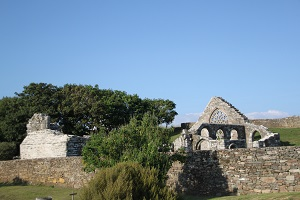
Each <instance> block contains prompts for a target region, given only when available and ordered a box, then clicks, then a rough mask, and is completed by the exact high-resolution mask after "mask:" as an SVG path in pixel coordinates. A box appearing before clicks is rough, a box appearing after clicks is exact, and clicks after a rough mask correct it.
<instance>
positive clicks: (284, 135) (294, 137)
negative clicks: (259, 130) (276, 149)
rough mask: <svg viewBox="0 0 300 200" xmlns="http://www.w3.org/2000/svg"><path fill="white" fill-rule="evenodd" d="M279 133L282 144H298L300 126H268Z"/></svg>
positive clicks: (299, 144)
mask: <svg viewBox="0 0 300 200" xmlns="http://www.w3.org/2000/svg"><path fill="white" fill-rule="evenodd" d="M269 130H270V131H272V132H275V133H279V134H280V141H281V145H282V146H300V128H269Z"/></svg>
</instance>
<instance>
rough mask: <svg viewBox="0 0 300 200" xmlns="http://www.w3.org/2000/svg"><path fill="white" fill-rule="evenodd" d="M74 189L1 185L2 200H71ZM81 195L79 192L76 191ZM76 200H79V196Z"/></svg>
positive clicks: (76, 191)
mask: <svg viewBox="0 0 300 200" xmlns="http://www.w3.org/2000/svg"><path fill="white" fill-rule="evenodd" d="M72 192H73V189H72V188H61V187H51V186H29V185H25V186H9V185H0V199H1V200H35V199H36V198H37V197H48V196H51V197H52V198H53V200H70V199H71V196H70V194H71V193H72ZM74 192H75V193H77V194H79V193H80V191H79V190H74ZM75 199H79V197H78V195H76V196H75Z"/></svg>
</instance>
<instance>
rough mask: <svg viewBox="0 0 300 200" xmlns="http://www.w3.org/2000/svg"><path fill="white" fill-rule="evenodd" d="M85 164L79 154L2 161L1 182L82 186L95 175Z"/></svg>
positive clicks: (0, 167) (0, 165) (0, 162)
mask: <svg viewBox="0 0 300 200" xmlns="http://www.w3.org/2000/svg"><path fill="white" fill-rule="evenodd" d="M83 166H84V165H83V162H82V157H78V156H73V157H61V158H39V159H26V160H9V161H0V169H1V170H0V182H1V183H11V182H15V181H19V182H20V181H22V182H24V183H28V184H33V185H40V184H43V185H57V186H64V187H74V188H81V187H83V186H84V185H85V184H86V183H87V182H88V181H89V180H90V179H91V178H92V177H93V176H94V173H87V172H85V171H84V170H83Z"/></svg>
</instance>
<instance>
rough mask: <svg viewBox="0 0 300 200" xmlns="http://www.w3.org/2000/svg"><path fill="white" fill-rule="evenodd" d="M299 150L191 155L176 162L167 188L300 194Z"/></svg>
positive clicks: (189, 191)
mask: <svg viewBox="0 0 300 200" xmlns="http://www.w3.org/2000/svg"><path fill="white" fill-rule="evenodd" d="M299 161H300V147H268V148H252V149H233V150H219V151H196V152H191V153H190V154H189V156H188V159H187V161H186V162H185V163H184V164H182V163H180V162H175V163H173V166H172V168H171V169H170V170H169V173H168V176H169V180H168V185H169V186H170V187H172V188H174V189H176V190H177V191H179V192H182V193H186V194H193V195H224V194H237V195H241V194H250V193H275V192H292V191H300V162H299Z"/></svg>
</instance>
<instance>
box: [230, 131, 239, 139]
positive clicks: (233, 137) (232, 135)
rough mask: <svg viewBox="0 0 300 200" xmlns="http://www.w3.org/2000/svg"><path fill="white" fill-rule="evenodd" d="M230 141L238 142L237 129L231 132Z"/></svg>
mask: <svg viewBox="0 0 300 200" xmlns="http://www.w3.org/2000/svg"><path fill="white" fill-rule="evenodd" d="M230 140H238V132H237V131H236V130H235V129H233V130H231V132H230Z"/></svg>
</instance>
